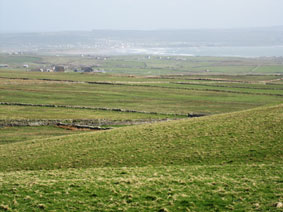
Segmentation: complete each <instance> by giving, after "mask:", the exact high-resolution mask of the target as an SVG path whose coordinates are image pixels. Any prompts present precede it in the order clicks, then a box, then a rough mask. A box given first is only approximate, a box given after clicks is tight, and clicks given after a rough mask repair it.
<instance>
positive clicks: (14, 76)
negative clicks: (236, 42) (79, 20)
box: [0, 54, 283, 212]
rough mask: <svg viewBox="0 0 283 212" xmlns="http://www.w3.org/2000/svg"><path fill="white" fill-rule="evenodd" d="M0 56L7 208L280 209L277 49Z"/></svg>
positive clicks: (281, 117) (0, 189) (282, 103)
mask: <svg viewBox="0 0 283 212" xmlns="http://www.w3.org/2000/svg"><path fill="white" fill-rule="evenodd" d="M0 64H8V65H9V67H8V68H0V211H159V212H169V211H282V206H281V204H282V202H283V190H282V189H283V187H282V182H283V179H282V176H283V169H282V167H283V166H282V165H283V163H282V161H283V148H282V142H283V83H282V79H283V77H282V74H283V69H282V68H283V66H282V64H283V63H282V59H281V58H224V57H221V58H220V57H173V56H170V57H167V56H166V57H165V56H162V57H157V56H151V57H148V56H143V55H137V56H111V57H106V58H105V59H104V57H99V58H98V57H94V56H86V57H79V56H61V57H57V56H56V57H55V56H43V55H17V56H15V55H4V54H0ZM23 64H28V65H29V66H30V67H29V68H23ZM53 65H64V66H66V67H67V68H66V72H65V73H47V72H31V71H30V69H31V68H41V67H43V66H44V67H51V66H53ZM79 66H91V67H94V68H95V69H97V70H100V71H101V70H103V71H104V73H75V72H74V71H73V69H74V68H76V67H79ZM188 115H189V116H188ZM198 116H204V117H198Z"/></svg>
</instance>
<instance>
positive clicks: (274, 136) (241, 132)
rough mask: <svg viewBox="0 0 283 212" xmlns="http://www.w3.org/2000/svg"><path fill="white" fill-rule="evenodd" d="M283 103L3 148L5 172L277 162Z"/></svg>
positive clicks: (0, 166) (1, 156) (0, 168)
mask: <svg viewBox="0 0 283 212" xmlns="http://www.w3.org/2000/svg"><path fill="white" fill-rule="evenodd" d="M282 138H283V105H282V104H281V105H279V106H273V107H263V108H259V109H253V110H247V111H244V112H234V113H229V114H222V115H217V116H210V117H203V118H195V119H187V120H180V121H170V122H166V123H158V124H151V125H141V126H135V127H125V128H121V129H114V130H111V131H106V132H95V133H86V134H80V135H70V136H66V137H58V138H50V139H44V140H33V141H27V142H22V143H15V144H7V145H2V146H1V149H0V171H13V170H39V169H56V168H89V167H124V166H126V167H135V166H160V165H197V164H202V165H209V164H210V165H212V164H213V165H220V164H253V163H257V162H260V163H268V164H270V163H278V162H279V161H280V160H282V159H283V158H282V156H283V154H282Z"/></svg>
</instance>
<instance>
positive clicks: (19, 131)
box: [0, 126, 81, 145]
mask: <svg viewBox="0 0 283 212" xmlns="http://www.w3.org/2000/svg"><path fill="white" fill-rule="evenodd" d="M74 133H81V131H71V130H65V129H62V128H59V127H53V126H42V127H2V128H0V145H1V144H8V143H14V142H24V141H28V140H34V139H44V138H51V137H53V136H62V135H71V134H74Z"/></svg>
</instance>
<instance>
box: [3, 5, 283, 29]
mask: <svg viewBox="0 0 283 212" xmlns="http://www.w3.org/2000/svg"><path fill="white" fill-rule="evenodd" d="M282 11H283V0H0V32H50V31H68V30H93V29H113V30H116V29H119V30H156V29H202V28H204V29H208V28H209V29H213V28H246V27H261V26H264V27H266V26H283V12H282Z"/></svg>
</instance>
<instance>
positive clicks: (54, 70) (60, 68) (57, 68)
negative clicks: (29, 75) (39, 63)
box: [26, 66, 65, 72]
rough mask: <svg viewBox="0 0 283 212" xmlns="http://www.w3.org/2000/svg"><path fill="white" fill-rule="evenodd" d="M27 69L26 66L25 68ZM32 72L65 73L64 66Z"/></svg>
mask: <svg viewBox="0 0 283 212" xmlns="http://www.w3.org/2000/svg"><path fill="white" fill-rule="evenodd" d="M26 68H28V66H27V67H26ZM30 71H33V72H65V67H64V66H53V67H52V68H32V69H31V70H30Z"/></svg>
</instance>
